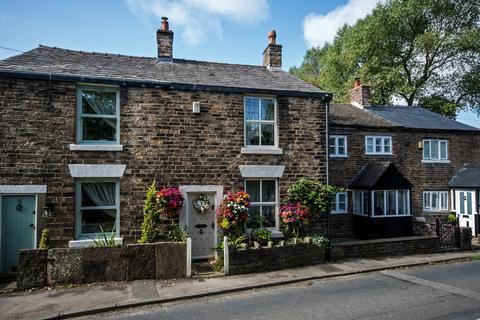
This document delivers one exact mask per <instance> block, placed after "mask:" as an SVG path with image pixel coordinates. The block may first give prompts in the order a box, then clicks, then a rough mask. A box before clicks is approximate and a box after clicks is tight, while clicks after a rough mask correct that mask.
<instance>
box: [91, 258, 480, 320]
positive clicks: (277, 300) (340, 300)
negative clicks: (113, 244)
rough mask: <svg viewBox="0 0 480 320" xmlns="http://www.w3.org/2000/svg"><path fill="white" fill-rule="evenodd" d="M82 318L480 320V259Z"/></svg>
mask: <svg viewBox="0 0 480 320" xmlns="http://www.w3.org/2000/svg"><path fill="white" fill-rule="evenodd" d="M83 319H102V320H105V319H120V320H127V319H128V320H130V319H140V320H147V319H148V320H149V319H152V320H153V319H189V320H196V319H206V320H216V319H218V320H223V319H229V320H236V319H239V320H240V319H268V320H271V319H276V320H284V319H285V320H286V319H289V320H290V319H328V320H336V319H369V320H374V319H375V320H380V319H382V320H383V319H408V320H414V319H418V320H423V319H438V320H440V319H455V320H464V319H465V320H467V319H468V320H476V319H480V261H473V262H462V263H456V264H448V265H440V266H427V267H422V268H412V269H405V270H397V271H385V272H378V273H372V274H364V275H358V276H351V277H346V278H336V279H329V280H324V281H312V282H308V283H302V284H296V285H290V286H284V287H277V288H271V289H263V290H256V291H250V292H244V293H240V294H232V295H226V296H222V297H216V298H205V299H200V300H195V301H186V302H181V303H175V304H166V305H162V306H147V307H142V308H136V309H131V310H124V311H120V312H114V313H109V314H102V315H97V316H91V317H86V318H83Z"/></svg>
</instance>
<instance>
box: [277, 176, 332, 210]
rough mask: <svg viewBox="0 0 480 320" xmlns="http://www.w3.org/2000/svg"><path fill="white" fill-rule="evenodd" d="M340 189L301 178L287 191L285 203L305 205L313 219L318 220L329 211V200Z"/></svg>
mask: <svg viewBox="0 0 480 320" xmlns="http://www.w3.org/2000/svg"><path fill="white" fill-rule="evenodd" d="M338 191H340V189H338V188H336V187H334V186H330V185H327V184H323V183H321V182H320V181H317V180H311V179H307V178H301V179H299V180H297V181H296V182H295V183H294V184H292V185H291V186H290V188H288V190H287V202H290V203H297V202H300V203H301V204H303V205H305V206H306V207H307V208H308V209H309V211H310V213H311V215H312V217H313V218H316V219H318V218H319V217H320V215H321V214H325V213H327V212H328V210H329V209H330V199H331V198H332V197H333V196H334V195H335V193H336V192H338Z"/></svg>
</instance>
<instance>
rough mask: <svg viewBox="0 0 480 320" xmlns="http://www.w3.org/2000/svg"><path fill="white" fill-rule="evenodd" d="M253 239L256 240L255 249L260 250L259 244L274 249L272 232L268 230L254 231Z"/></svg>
mask: <svg viewBox="0 0 480 320" xmlns="http://www.w3.org/2000/svg"><path fill="white" fill-rule="evenodd" d="M253 238H254V240H255V242H254V245H255V248H258V246H259V245H258V244H260V245H262V246H267V247H269V248H270V247H272V241H271V239H272V231H270V230H268V229H256V230H255V231H253Z"/></svg>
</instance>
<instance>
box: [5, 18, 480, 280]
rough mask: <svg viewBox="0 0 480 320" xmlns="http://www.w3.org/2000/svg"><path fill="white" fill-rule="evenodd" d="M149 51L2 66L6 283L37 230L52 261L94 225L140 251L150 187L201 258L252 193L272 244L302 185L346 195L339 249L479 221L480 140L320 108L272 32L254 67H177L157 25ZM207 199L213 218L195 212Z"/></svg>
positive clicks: (349, 109)
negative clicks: (221, 211) (227, 215)
mask: <svg viewBox="0 0 480 320" xmlns="http://www.w3.org/2000/svg"><path fill="white" fill-rule="evenodd" d="M157 45H158V54H157V57H132V56H125V55H116V54H103V53H94V52H83V51H73V50H67V49H60V48H55V47H47V46H40V47H38V48H35V49H33V50H31V51H28V52H25V53H23V54H20V55H17V56H14V57H11V58H8V59H5V60H2V61H0V97H1V99H0V138H1V139H0V253H1V255H0V272H9V271H12V270H15V266H16V259H17V250H18V249H19V248H33V247H36V245H37V243H38V240H39V237H40V232H41V230H42V229H43V228H44V227H48V229H49V231H50V238H51V242H52V243H51V244H52V246H55V247H67V246H70V247H77V246H85V245H91V244H92V242H93V240H92V238H94V237H95V236H96V235H98V233H99V232H100V225H103V226H104V227H105V229H106V230H107V231H113V232H114V233H115V235H116V241H118V242H125V243H132V242H136V241H137V240H138V239H139V236H140V230H141V223H142V220H143V215H142V206H143V201H144V198H145V192H146V189H147V188H148V186H149V185H150V184H151V183H152V181H153V180H154V179H155V180H156V182H157V185H158V186H172V185H173V186H179V188H180V190H181V192H182V193H183V195H184V197H185V198H186V201H185V205H184V208H183V209H182V212H181V215H180V223H181V224H182V225H184V226H186V227H187V229H188V231H189V233H190V236H191V237H192V256H193V257H194V258H202V257H207V256H209V255H210V254H211V251H210V248H211V247H213V246H214V245H215V243H217V241H218V240H219V237H220V230H219V228H218V227H217V225H216V220H215V213H214V210H215V209H216V207H218V205H219V203H220V201H221V198H222V195H223V194H224V192H226V191H229V190H235V189H240V188H241V189H245V190H246V191H247V192H248V193H249V194H250V195H251V197H252V208H251V209H250V210H251V214H252V215H257V216H258V215H260V216H262V217H263V218H264V222H263V226H262V227H264V228H269V229H271V230H272V232H273V236H275V237H281V236H282V234H281V232H279V219H278V210H279V205H280V199H281V197H282V196H283V195H285V193H286V190H287V188H288V187H289V185H290V184H291V183H293V182H294V181H296V180H297V179H299V178H301V177H308V178H312V179H318V180H320V181H322V182H325V183H327V182H328V181H329V182H330V183H331V184H334V185H337V186H340V187H344V188H345V192H341V193H338V194H337V195H336V198H335V201H333V203H332V205H333V211H332V215H331V227H332V228H331V233H332V236H334V237H351V236H353V235H355V236H359V237H392V236H396V235H408V234H411V225H412V216H414V215H417V216H419V215H420V216H431V217H435V216H436V215H437V214H442V215H444V214H445V213H446V212H448V210H450V209H454V210H457V212H458V213H459V214H461V216H465V217H468V215H469V214H470V213H471V215H470V216H473V215H474V214H476V213H477V212H478V210H477V207H478V205H477V203H479V201H477V200H476V199H478V191H477V189H478V188H477V187H474V185H477V186H478V183H477V181H478V180H473V181H472V179H470V180H469V179H466V178H465V174H463V175H462V172H463V173H464V172H467V171H468V172H471V171H474V172H476V171H475V169H476V167H475V166H472V165H466V164H467V163H470V162H475V160H478V159H476V158H478V157H479V146H480V143H479V139H480V135H479V132H478V130H476V129H474V128H471V127H468V126H466V125H462V124H460V123H458V122H455V121H453V120H448V119H445V118H443V117H441V116H438V115H435V114H433V113H431V112H428V111H426V110H424V109H422V108H417V107H415V108H413V107H412V108H410V107H388V108H387V107H380V106H370V105H369V104H368V100H369V88H368V87H366V86H361V85H360V84H358V85H357V86H356V87H355V88H354V90H353V91H352V92H353V98H355V99H354V100H355V103H354V104H352V105H332V106H328V105H329V102H330V100H331V98H332V96H331V94H329V93H327V92H324V91H322V90H320V89H319V88H317V87H314V86H312V85H310V84H307V83H305V82H303V81H301V80H300V79H298V78H296V77H294V76H293V75H291V74H289V73H288V72H285V71H282V69H281V67H282V46H281V45H278V44H277V43H276V34H275V32H273V31H272V32H270V33H269V43H268V46H267V47H266V49H265V50H264V52H263V65H262V66H250V65H237V64H226V63H212V62H203V61H193V60H183V59H176V58H174V57H173V32H172V31H171V30H170V29H169V27H168V21H167V20H166V19H164V20H163V21H162V26H161V28H160V29H159V30H158V31H157ZM327 119H329V121H327ZM327 144H328V145H327ZM464 165H466V166H465V167H464V168H463V170H460V169H461V168H462V166H464ZM459 170H460V171H459ZM469 170H470V171H469ZM457 173H458V174H457ZM455 174H457V176H456V180H455V179H454V180H452V181H450V180H451V179H452V177H453V176H454V175H455ZM467 176H469V177H471V176H472V175H471V174H467ZM455 181H457V182H458V184H455V183H454V182H455ZM449 182H452V184H451V185H449ZM467 183H468V184H469V185H468V186H467V185H462V184H467ZM454 187H455V188H457V189H458V190H457V189H455V190H454V189H453V188H454ZM465 187H468V188H469V189H468V190H467V191H466V190H464V189H465ZM200 195H206V196H207V197H208V198H209V201H210V203H211V204H212V208H211V210H210V211H209V214H205V215H199V214H198V213H197V212H196V211H195V210H194V208H193V205H192V202H193V200H195V199H198V197H199V196H200ZM460 198H461V199H464V200H461V201H459V199H460ZM454 199H457V200H454ZM475 216H476V215H475ZM466 219H467V218H465V219H464V220H466ZM468 221H469V222H468V223H469V224H470V225H473V223H474V220H468ZM462 223H466V221H464V222H462Z"/></svg>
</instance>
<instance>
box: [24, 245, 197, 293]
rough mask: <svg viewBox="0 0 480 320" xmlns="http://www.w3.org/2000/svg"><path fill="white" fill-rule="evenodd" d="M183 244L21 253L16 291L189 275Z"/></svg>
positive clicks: (64, 249) (186, 247)
mask: <svg viewBox="0 0 480 320" xmlns="http://www.w3.org/2000/svg"><path fill="white" fill-rule="evenodd" d="M187 250H188V246H187V243H186V242H158V243H152V244H132V245H124V246H117V247H101V248H68V249H66V248H57V249H50V250H48V251H47V250H20V255H19V261H18V275H17V288H18V289H22V290H24V289H30V288H40V287H44V286H47V285H48V286H53V285H56V284H83V283H93V282H102V281H124V280H136V279H173V278H185V277H187V276H190V274H189V273H190V267H189V266H187V263H188V264H189V263H190V262H189V260H188V259H187Z"/></svg>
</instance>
